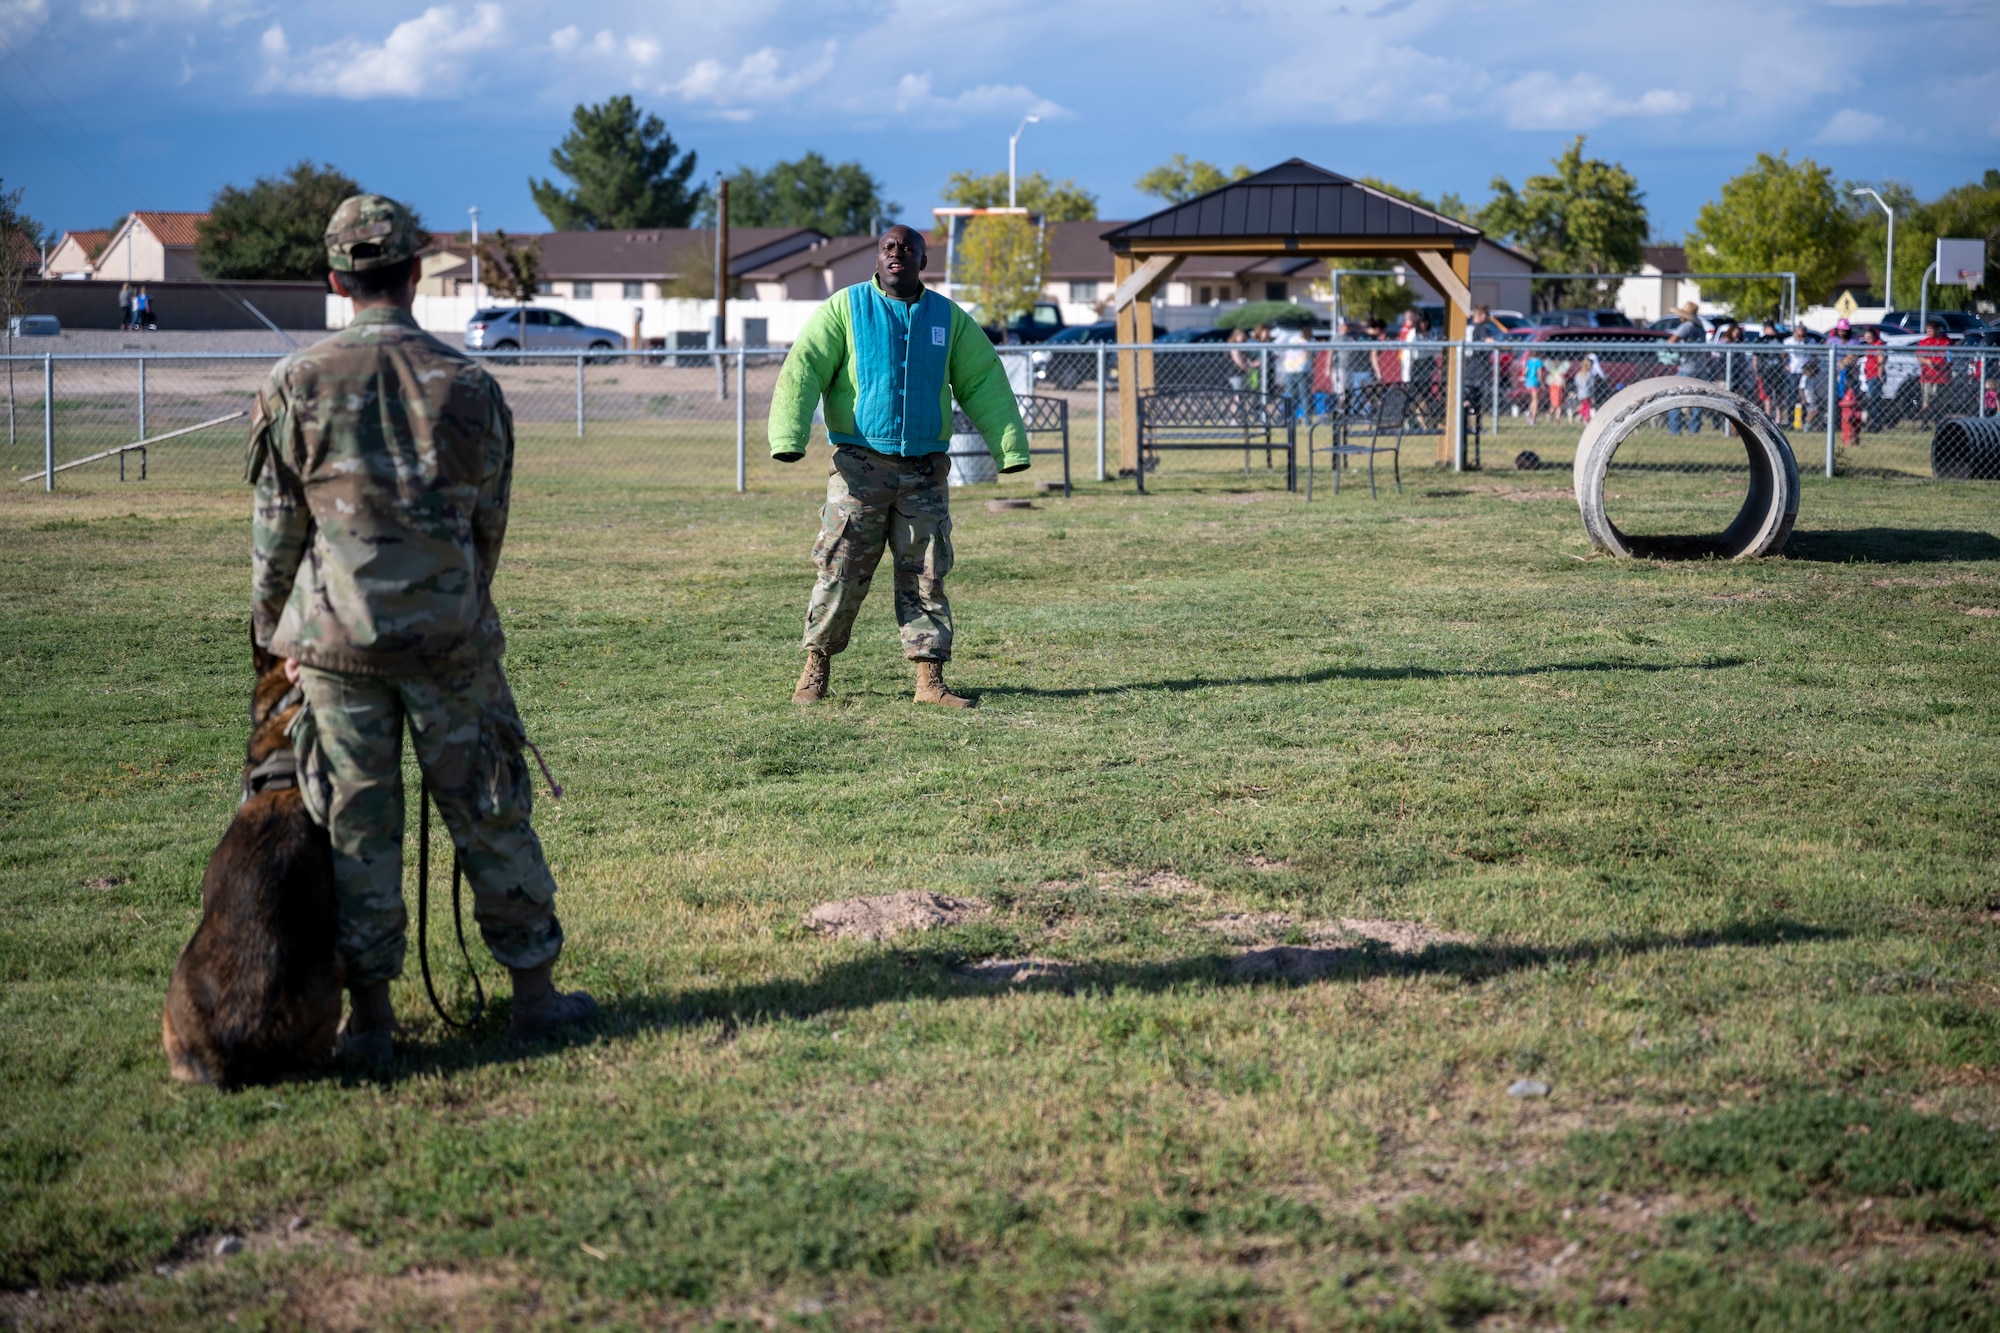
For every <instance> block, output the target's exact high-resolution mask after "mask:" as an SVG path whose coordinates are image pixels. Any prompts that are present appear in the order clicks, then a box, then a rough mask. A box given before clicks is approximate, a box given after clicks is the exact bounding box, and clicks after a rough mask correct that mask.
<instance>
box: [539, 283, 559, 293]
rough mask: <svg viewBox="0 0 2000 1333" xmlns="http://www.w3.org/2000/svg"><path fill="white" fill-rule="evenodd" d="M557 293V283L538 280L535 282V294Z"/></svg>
mask: <svg viewBox="0 0 2000 1333" xmlns="http://www.w3.org/2000/svg"><path fill="white" fill-rule="evenodd" d="M555 294H556V285H555V284H554V283H553V282H538V283H536V284H535V295H537V296H554V295H555Z"/></svg>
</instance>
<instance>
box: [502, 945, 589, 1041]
mask: <svg viewBox="0 0 2000 1333" xmlns="http://www.w3.org/2000/svg"><path fill="white" fill-rule="evenodd" d="M554 967H555V964H553V963H543V964H542V965H541V966H540V967H531V968H525V969H524V968H518V967H512V968H508V969H507V970H508V971H510V972H512V973H513V974H514V1017H513V1018H512V1019H510V1020H509V1021H508V1023H507V1035H508V1036H509V1037H512V1038H513V1039H514V1040H515V1041H533V1040H535V1039H536V1038H538V1037H546V1036H548V1035H549V1034H550V1033H552V1032H555V1031H556V1030H557V1029H559V1028H566V1027H569V1026H570V1025H572V1024H575V1023H583V1022H587V1021H589V1020H590V1019H592V1018H595V1017H596V1016H597V1001H595V1000H593V999H591V998H590V992H588V991H580V990H573V991H571V992H570V993H569V994H567V995H565V994H563V993H562V992H561V991H559V990H557V989H556V987H555V983H554V982H553V981H551V980H550V979H549V973H550V971H551V970H553V968H554Z"/></svg>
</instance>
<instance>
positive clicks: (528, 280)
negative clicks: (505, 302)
mask: <svg viewBox="0 0 2000 1333" xmlns="http://www.w3.org/2000/svg"><path fill="white" fill-rule="evenodd" d="M480 250H481V252H482V254H483V255H484V257H485V260H486V273H485V274H483V275H481V276H482V277H483V278H484V285H486V286H489V287H491V288H492V289H493V290H494V291H496V292H499V293H500V294H501V295H503V296H506V297H508V298H510V299H512V300H515V301H518V302H520V303H521V304H522V305H526V304H527V303H528V302H530V301H532V300H534V299H535V296H536V294H537V293H538V292H539V291H540V290H541V286H542V250H541V246H540V244H538V243H537V242H535V241H528V242H526V243H521V242H517V241H516V240H514V238H513V237H511V236H509V235H508V234H507V232H506V230H505V229H504V228H501V229H496V230H495V231H494V233H493V235H492V238H491V239H489V240H487V241H486V242H484V243H483V244H482V245H481V246H480Z"/></svg>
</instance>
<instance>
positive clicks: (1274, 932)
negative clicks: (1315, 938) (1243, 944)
mask: <svg viewBox="0 0 2000 1333" xmlns="http://www.w3.org/2000/svg"><path fill="white" fill-rule="evenodd" d="M1196 924H1198V925H1199V926H1200V927H1201V928H1202V929H1203V930H1212V931H1214V932H1215V933H1216V934H1218V935H1226V936H1228V937H1229V938H1230V939H1235V940H1262V939H1270V938H1272V937H1273V936H1278V935H1283V934H1285V933H1286V932H1288V931H1289V930H1291V928H1292V919H1291V918H1290V917H1288V916H1286V915H1285V914H1284V913H1283V912H1231V913H1229V914H1228V915H1227V916H1219V917H1216V918H1215V919H1213V920H1211V921H1202V922H1197V923H1196Z"/></svg>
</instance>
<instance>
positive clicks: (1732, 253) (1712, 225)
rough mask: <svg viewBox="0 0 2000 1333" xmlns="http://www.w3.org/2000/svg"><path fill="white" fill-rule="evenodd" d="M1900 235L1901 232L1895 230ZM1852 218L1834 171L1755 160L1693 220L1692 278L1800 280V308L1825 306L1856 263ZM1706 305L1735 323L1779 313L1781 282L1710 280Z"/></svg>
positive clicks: (1806, 163) (1807, 161) (1804, 162)
mask: <svg viewBox="0 0 2000 1333" xmlns="http://www.w3.org/2000/svg"><path fill="white" fill-rule="evenodd" d="M1899 230H1900V229H1899ZM1855 232H1856V228H1855V221H1854V214H1853V213H1852V212H1851V211H1849V208H1848V200H1847V199H1846V198H1845V197H1843V191H1841V189H1840V188H1839V186H1838V185H1837V184H1836V182H1835V181H1834V179H1833V173H1832V172H1831V171H1829V170H1828V169H1827V168H1825V167H1822V166H1821V165H1820V164H1819V163H1817V162H1815V161H1813V160H1812V159H1811V158H1809V157H1802V158H1800V159H1799V160H1798V161H1797V162H1796V163H1794V162H1792V161H1790V160H1789V158H1788V156H1787V155H1786V154H1784V153H1780V154H1778V155H1777V156H1776V157H1772V156H1771V155H1770V154H1769V153H1759V154H1757V164H1756V165H1755V166H1753V167H1751V168H1750V169H1749V170H1748V171H1745V172H1744V173H1742V174H1741V175H1739V176H1736V177H1734V178H1732V179H1730V180H1727V181H1724V182H1723V185H1722V197H1721V198H1720V199H1712V200H1710V201H1709V202H1708V203H1705V204H1703V205H1702V206H1701V211H1700V212H1698V213H1696V214H1695V219H1694V229H1693V230H1692V231H1690V232H1688V234H1687V260H1688V270H1689V271H1690V272H1692V273H1697V274H1699V273H1772V272H1777V273H1782V272H1792V273H1796V274H1798V282H1799V289H1798V298H1799V302H1800V304H1801V305H1809V304H1812V303H1814V302H1817V301H1824V300H1826V299H1827V298H1829V297H1831V296H1832V295H1833V284H1834V281H1835V280H1836V279H1838V278H1839V277H1840V275H1841V273H1842V272H1844V271H1845V270H1846V269H1847V267H1848V266H1849V265H1850V264H1851V263H1853V261H1854V241H1855ZM1701 290H1702V294H1703V295H1704V296H1707V297H1709V298H1710V299H1711V300H1722V301H1727V302H1729V303H1730V304H1731V306H1733V307H1734V309H1735V311H1736V314H1737V315H1738V317H1739V318H1743V317H1747V318H1753V319H1755V318H1762V317H1764V316H1766V315H1770V314H1774V313H1776V312H1777V311H1779V310H1780V308H1781V307H1782V305H1783V303H1784V291H1785V284H1784V280H1783V279H1780V278H1749V279H1738V280H1729V279H1721V278H1718V279H1712V280H1705V281H1703V283H1702V284H1701Z"/></svg>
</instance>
